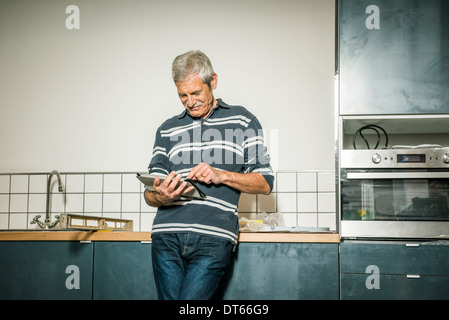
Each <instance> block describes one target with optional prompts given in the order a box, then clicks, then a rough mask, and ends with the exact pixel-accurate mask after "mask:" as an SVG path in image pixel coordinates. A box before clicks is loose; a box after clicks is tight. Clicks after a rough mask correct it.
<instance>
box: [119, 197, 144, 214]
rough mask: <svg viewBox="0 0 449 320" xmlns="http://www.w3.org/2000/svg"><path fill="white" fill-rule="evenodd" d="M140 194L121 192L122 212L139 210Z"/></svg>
mask: <svg viewBox="0 0 449 320" xmlns="http://www.w3.org/2000/svg"><path fill="white" fill-rule="evenodd" d="M140 196H141V195H140V193H122V212H139V211H140Z"/></svg>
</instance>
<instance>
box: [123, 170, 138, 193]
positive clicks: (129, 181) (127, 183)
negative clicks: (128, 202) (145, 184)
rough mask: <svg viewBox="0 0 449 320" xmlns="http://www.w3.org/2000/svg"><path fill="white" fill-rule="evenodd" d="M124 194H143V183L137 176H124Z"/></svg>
mask: <svg viewBox="0 0 449 320" xmlns="http://www.w3.org/2000/svg"><path fill="white" fill-rule="evenodd" d="M122 179H123V180H122V192H141V189H140V186H141V184H142V183H141V182H140V181H139V180H138V179H137V178H136V174H135V173H133V174H124V175H123V177H122Z"/></svg>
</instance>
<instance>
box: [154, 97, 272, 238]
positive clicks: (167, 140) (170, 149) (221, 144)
mask: <svg viewBox="0 0 449 320" xmlns="http://www.w3.org/2000/svg"><path fill="white" fill-rule="evenodd" d="M217 101H218V103H217V106H216V107H215V108H214V109H213V110H212V111H211V113H210V115H209V116H208V117H207V119H202V118H192V117H191V116H190V115H189V113H188V112H187V111H186V110H184V111H183V112H182V113H181V114H180V115H178V116H175V117H172V118H170V119H168V120H167V121H165V122H164V123H163V124H162V125H161V126H160V127H159V129H158V130H157V133H156V140H155V143H154V148H153V156H152V160H151V162H150V165H149V172H150V173H151V174H158V175H161V176H166V175H167V174H169V173H170V172H172V171H176V173H179V174H181V175H182V176H183V177H186V176H187V174H188V173H189V172H190V170H191V169H192V168H193V167H195V166H196V165H198V164H199V163H201V162H205V163H207V164H209V165H211V166H212V167H214V168H215V169H218V170H226V171H234V172H241V173H249V172H259V173H261V174H262V175H263V177H264V178H265V179H266V181H267V182H268V184H269V185H270V189H272V187H273V181H274V175H273V172H272V169H271V166H270V163H269V156H268V154H267V149H266V147H265V145H264V138H263V133H262V127H261V125H260V123H259V121H258V120H257V118H256V117H255V116H254V115H253V114H251V113H250V112H249V111H248V110H247V109H245V108H244V107H241V106H229V105H227V104H226V103H224V102H223V101H222V100H221V99H218V100H217ZM199 187H200V188H201V190H202V191H203V192H204V193H205V194H206V196H207V197H206V198H204V199H198V200H196V199H195V200H183V199H182V198H180V199H179V200H177V201H174V202H172V203H169V204H168V205H165V206H163V207H160V208H159V209H158V212H157V214H156V218H155V219H154V223H153V229H152V233H170V232H196V233H202V234H208V235H213V236H218V237H222V238H226V239H228V240H230V241H232V242H234V243H236V242H237V238H238V229H239V225H238V216H237V206H238V202H239V198H240V191H238V190H236V189H233V188H231V187H228V186H226V185H214V184H210V185H207V184H199Z"/></svg>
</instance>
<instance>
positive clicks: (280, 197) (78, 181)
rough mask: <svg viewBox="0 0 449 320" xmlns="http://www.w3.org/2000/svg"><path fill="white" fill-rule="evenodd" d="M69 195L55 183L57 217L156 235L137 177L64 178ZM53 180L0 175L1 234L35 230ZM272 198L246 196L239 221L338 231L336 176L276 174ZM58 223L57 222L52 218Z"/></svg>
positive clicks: (324, 173)
mask: <svg viewBox="0 0 449 320" xmlns="http://www.w3.org/2000/svg"><path fill="white" fill-rule="evenodd" d="M61 176H62V180H63V184H64V192H62V193H60V192H58V190H57V183H56V178H55V177H54V178H53V182H52V189H51V191H52V194H51V202H50V209H51V212H52V217H53V216H54V215H56V214H60V213H77V214H85V215H93V216H103V217H110V218H123V219H132V220H133V221H134V230H135V231H151V226H152V223H153V220H154V217H155V216H156V211H157V208H154V207H151V206H148V205H147V204H146V202H145V200H144V197H143V193H142V192H143V188H142V185H141V183H140V182H139V180H137V179H136V174H135V173H129V172H128V173H65V174H61ZM47 178H48V174H40V173H39V174H36V173H34V174H0V229H5V228H26V227H28V228H34V226H30V225H29V221H31V219H32V218H33V217H34V216H35V215H36V214H44V213H45V209H46V186H47ZM275 186H276V187H275V188H274V189H273V192H272V193H271V194H269V195H254V194H245V193H243V194H242V195H241V197H240V202H239V206H238V211H239V216H245V217H247V218H248V219H258V218H260V216H261V215H262V214H263V213H279V214H280V216H281V217H282V219H281V221H282V224H284V225H285V226H313V227H316V226H322V227H324V226H325V227H330V228H331V229H335V224H336V217H335V210H336V208H335V177H334V172H333V171H302V172H294V171H292V172H277V173H276V179H275ZM52 220H54V217H53V218H52Z"/></svg>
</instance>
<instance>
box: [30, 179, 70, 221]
mask: <svg viewBox="0 0 449 320" xmlns="http://www.w3.org/2000/svg"><path fill="white" fill-rule="evenodd" d="M53 175H56V176H57V178H58V191H59V192H62V191H63V188H62V179H61V175H60V174H59V172H58V171H56V170H53V171H52V172H51V173H50V175H49V176H48V181H47V208H46V211H45V221H44V222H41V221H39V218H40V217H41V216H40V215H37V216H35V217H34V219H33V220H32V221H31V222H30V223H31V224H35V223H37V225H38V226H39V227H41V228H42V229H51V228H54V227H56V225H57V224H58V223H59V216H55V218H56V221H54V222H50V185H51V179H52V178H53Z"/></svg>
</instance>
